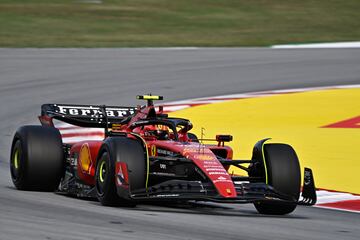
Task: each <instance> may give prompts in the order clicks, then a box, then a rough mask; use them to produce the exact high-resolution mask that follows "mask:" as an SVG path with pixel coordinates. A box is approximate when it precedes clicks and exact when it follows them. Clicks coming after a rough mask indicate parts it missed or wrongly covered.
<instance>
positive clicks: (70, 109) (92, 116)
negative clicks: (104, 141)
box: [39, 104, 136, 128]
mask: <svg viewBox="0 0 360 240" xmlns="http://www.w3.org/2000/svg"><path fill="white" fill-rule="evenodd" d="M135 111H136V108H135V107H120V106H105V105H102V106H100V105H77V104H43V105H42V106H41V116H39V119H40V122H41V123H42V124H43V125H49V126H54V124H53V121H52V120H53V119H57V120H60V121H63V122H66V123H69V124H72V125H76V126H80V127H97V128H100V127H104V128H107V127H111V126H112V124H113V123H121V122H124V121H126V120H127V119H128V117H130V116H131V115H133V114H134V113H135ZM106 122H107V124H106Z"/></svg>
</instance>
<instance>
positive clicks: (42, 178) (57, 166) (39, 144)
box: [10, 126, 64, 191]
mask: <svg viewBox="0 0 360 240" xmlns="http://www.w3.org/2000/svg"><path fill="white" fill-rule="evenodd" d="M63 156H64V153H63V147H62V139H61V135H60V132H59V130H58V129H56V128H52V127H44V126H23V127H21V128H19V129H18V130H17V131H16V133H15V136H14V139H13V143H12V147H11V156H10V173H11V179H12V181H13V183H14V185H15V187H16V188H17V189H19V190H31V191H54V190H55V189H56V188H57V187H58V186H59V183H60V180H61V178H62V176H63V174H64V157H63Z"/></svg>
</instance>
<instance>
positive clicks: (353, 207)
mask: <svg viewBox="0 0 360 240" xmlns="http://www.w3.org/2000/svg"><path fill="white" fill-rule="evenodd" d="M348 88H360V84H359V85H338V86H326V87H311V88H295V89H284V90H272V91H261V92H249V93H240V94H231V95H223V96H214V97H206V98H195V99H189V100H182V101H175V102H168V103H164V104H161V105H162V106H163V107H164V112H167V113H170V112H175V111H179V110H183V109H186V108H190V107H196V106H201V105H207V104H214V103H220V102H225V101H231V100H239V99H248V98H259V97H268V96H273V95H279V94H293V93H301V92H309V91H317V90H331V89H348ZM55 126H56V127H57V128H58V129H59V130H60V133H61V135H62V137H63V142H64V143H74V142H78V141H83V140H102V139H104V130H103V129H102V128H81V127H77V126H73V125H70V124H66V123H62V122H60V123H58V124H57V125H55ZM317 197H318V201H317V204H316V205H315V206H316V207H320V208H329V209H337V210H343V211H350V212H356V213H360V195H355V194H351V193H344V192H337V191H330V190H318V191H317Z"/></svg>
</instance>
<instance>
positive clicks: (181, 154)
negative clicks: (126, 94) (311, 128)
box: [10, 95, 316, 214]
mask: <svg viewBox="0 0 360 240" xmlns="http://www.w3.org/2000/svg"><path fill="white" fill-rule="evenodd" d="M138 99H143V100H146V101H147V104H146V105H144V106H137V107H118V106H116V107H115V106H94V105H64V104H44V105H42V107H41V116H39V119H40V122H41V126H40V125H39V126H22V127H20V128H19V129H18V130H17V131H16V133H15V136H14V139H13V142H12V147H11V160H10V171H11V177H12V181H13V183H14V185H15V186H16V188H17V189H20V190H33V191H57V192H60V193H66V194H71V195H76V196H79V197H94V198H97V199H98V200H99V201H100V203H101V204H102V205H105V206H135V205H136V204H137V203H139V202H146V201H152V202H154V201H189V200H193V201H212V202H221V203H253V204H254V205H255V207H256V209H257V210H258V212H259V213H262V214H288V213H291V212H292V211H294V209H295V208H296V206H297V205H299V204H301V205H313V204H315V202H316V193H315V186H314V180H313V175H312V171H311V170H310V169H308V168H305V173H304V186H303V191H302V198H301V200H299V198H300V189H301V186H300V184H301V173H300V165H299V161H298V158H297V155H296V153H295V151H294V150H293V148H292V147H291V146H290V145H287V144H280V143H276V144H274V143H268V142H267V140H268V139H263V140H260V141H259V142H257V143H256V144H255V146H254V149H253V153H252V158H251V159H249V160H234V159H232V156H233V150H232V149H231V148H230V147H229V146H226V145H225V143H226V142H229V141H231V140H232V136H231V135H217V136H216V138H215V139H198V138H197V136H196V135H194V134H192V133H190V132H189V131H190V130H191V129H192V127H193V126H192V124H191V122H190V121H189V120H187V119H183V118H172V117H169V116H168V115H167V114H165V113H164V111H163V108H162V107H161V106H159V107H155V106H154V104H153V101H154V100H162V97H161V96H152V95H143V96H138ZM54 120H55V121H61V122H65V123H67V124H71V125H73V126H74V127H75V128H80V127H85V128H86V129H88V128H101V129H103V131H104V139H102V140H84V139H83V140H78V141H74V142H71V143H63V138H62V135H61V133H60V131H59V129H58V128H56V127H55V125H54ZM208 140H213V141H214V142H213V144H205V143H204V142H206V141H208ZM208 143H209V142H208ZM210 143H211V142H210ZM230 166H233V167H237V168H239V169H241V170H243V171H244V173H245V174H244V175H242V176H239V175H236V176H235V175H232V174H229V173H228V169H229V167H230Z"/></svg>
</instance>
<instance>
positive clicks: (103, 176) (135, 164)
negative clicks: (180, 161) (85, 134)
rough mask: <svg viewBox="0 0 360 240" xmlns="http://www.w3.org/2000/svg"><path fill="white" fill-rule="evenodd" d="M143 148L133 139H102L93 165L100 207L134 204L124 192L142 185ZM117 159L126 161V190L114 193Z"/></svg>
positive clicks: (144, 180) (144, 179)
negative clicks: (102, 142) (102, 143)
mask: <svg viewBox="0 0 360 240" xmlns="http://www.w3.org/2000/svg"><path fill="white" fill-rule="evenodd" d="M144 154H145V149H144V147H143V146H142V144H141V143H140V142H139V141H138V140H135V139H130V138H125V137H114V138H108V139H106V140H105V143H104V145H103V146H102V148H101V149H100V155H99V156H100V157H99V158H98V162H97V167H96V176H95V177H96V193H97V198H98V200H99V201H100V203H101V204H102V205H104V206H125V207H135V206H136V202H135V201H133V200H132V199H131V198H130V196H129V195H128V193H129V192H130V191H133V190H137V189H142V188H145V185H146V159H145V155H144ZM117 162H123V163H126V165H127V169H128V175H129V189H128V190H129V191H122V194H119V193H118V188H121V187H119V186H116V183H115V182H116V179H115V178H116V173H115V168H116V167H115V166H116V163H117Z"/></svg>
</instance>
